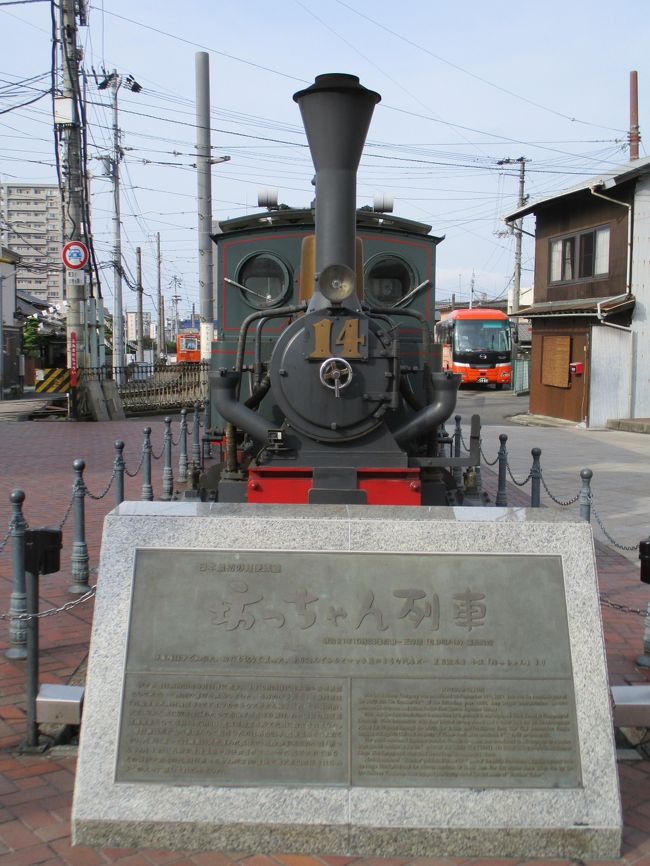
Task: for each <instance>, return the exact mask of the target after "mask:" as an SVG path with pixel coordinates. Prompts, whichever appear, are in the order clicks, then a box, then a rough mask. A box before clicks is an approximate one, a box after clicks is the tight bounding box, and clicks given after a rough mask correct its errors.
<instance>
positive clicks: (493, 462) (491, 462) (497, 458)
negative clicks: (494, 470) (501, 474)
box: [481, 444, 499, 466]
mask: <svg viewBox="0 0 650 866" xmlns="http://www.w3.org/2000/svg"><path fill="white" fill-rule="evenodd" d="M481 457H482V458H483V460H484V462H485V463H487V465H488V466H494V465H495V464H496V463H498V462H499V455H498V454H497V456H496V457H495V458H494V460H492V461H490V460H488V459H487V457H486V456H485V451H483V445H482V444H481Z"/></svg>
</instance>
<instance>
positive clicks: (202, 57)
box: [195, 51, 230, 387]
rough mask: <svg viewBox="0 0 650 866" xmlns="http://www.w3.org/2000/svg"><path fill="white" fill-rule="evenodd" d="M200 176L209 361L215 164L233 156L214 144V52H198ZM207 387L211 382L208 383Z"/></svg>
mask: <svg viewBox="0 0 650 866" xmlns="http://www.w3.org/2000/svg"><path fill="white" fill-rule="evenodd" d="M195 77H196V178H197V205H198V236H199V318H200V329H201V360H202V361H209V360H210V358H211V355H212V338H213V336H214V279H213V269H212V238H211V237H210V234H211V232H212V166H213V165H216V164H218V163H220V162H227V161H228V160H229V159H230V157H229V156H218V157H215V158H212V147H211V144H210V55H209V54H208V53H207V52H205V51H198V52H197V53H196V54H195ZM206 387H207V383H206Z"/></svg>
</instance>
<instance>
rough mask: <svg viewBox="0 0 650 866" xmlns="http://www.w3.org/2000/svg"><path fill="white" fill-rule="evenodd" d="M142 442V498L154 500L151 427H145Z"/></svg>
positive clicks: (149, 500)
mask: <svg viewBox="0 0 650 866" xmlns="http://www.w3.org/2000/svg"><path fill="white" fill-rule="evenodd" d="M142 432H143V433H144V442H143V443H142V454H143V461H142V462H143V465H144V481H143V483H142V499H145V500H147V501H148V502H153V487H152V486H151V427H145V428H144V430H143V431H142Z"/></svg>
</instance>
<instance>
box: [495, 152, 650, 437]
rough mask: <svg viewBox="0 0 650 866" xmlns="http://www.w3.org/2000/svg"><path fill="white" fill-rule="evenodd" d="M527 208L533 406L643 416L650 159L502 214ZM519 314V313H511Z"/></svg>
mask: <svg viewBox="0 0 650 866" xmlns="http://www.w3.org/2000/svg"><path fill="white" fill-rule="evenodd" d="M529 214H533V215H534V216H535V218H536V229H535V281H534V293H533V303H532V304H531V305H529V306H527V307H525V308H521V309H520V310H519V311H517V312H518V314H519V315H521V316H525V317H527V318H529V319H530V321H531V323H532V353H531V362H532V366H531V372H530V412H531V414H535V415H546V416H550V417H555V418H564V419H566V420H569V421H575V422H576V423H583V424H584V425H585V426H588V427H605V426H607V425H608V424H610V425H611V426H616V425H615V422H616V421H617V420H620V419H625V418H646V417H650V322H649V312H650V158H649V159H641V160H635V161H633V162H630V163H627V164H625V165H623V166H620V167H618V168H616V169H613V170H612V172H611V173H608V174H605V175H602V176H600V177H596V178H592V179H591V180H588V181H586V182H584V183H582V184H580V185H579V186H576V187H573V188H572V189H570V190H567V191H564V192H561V193H558V194H556V195H553V196H549V197H548V198H544V199H541V200H537V201H533V202H531V203H529V204H527V205H526V206H525V207H522V208H520V209H518V210H517V211H515V212H513V213H510V214H508V216H506V218H505V219H506V222H507V223H517V222H518V221H519V220H521V219H522V218H523V217H524V216H527V215H529ZM515 314H517V313H515Z"/></svg>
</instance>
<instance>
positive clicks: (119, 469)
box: [113, 439, 124, 505]
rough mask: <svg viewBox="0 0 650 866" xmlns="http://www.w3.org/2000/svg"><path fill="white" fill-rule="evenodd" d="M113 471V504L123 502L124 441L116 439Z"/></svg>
mask: <svg viewBox="0 0 650 866" xmlns="http://www.w3.org/2000/svg"><path fill="white" fill-rule="evenodd" d="M113 469H114V471H115V504H116V505H119V504H120V503H121V502H124V442H122V440H121V439H118V440H117V442H116V443H115V460H114V461H113Z"/></svg>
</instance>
